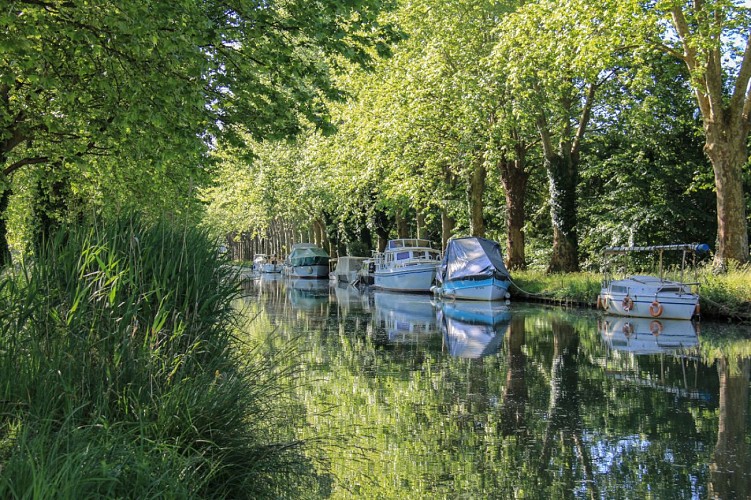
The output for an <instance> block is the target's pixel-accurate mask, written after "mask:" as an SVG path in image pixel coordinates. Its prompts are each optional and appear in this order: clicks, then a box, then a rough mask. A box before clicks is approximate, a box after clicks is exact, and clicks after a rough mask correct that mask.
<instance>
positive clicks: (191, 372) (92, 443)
mask: <svg viewBox="0 0 751 500" xmlns="http://www.w3.org/2000/svg"><path fill="white" fill-rule="evenodd" d="M233 273H234V272H233V271H232V270H231V268H229V267H228V266H226V265H224V263H222V262H220V261H218V260H217V258H216V250H215V248H214V245H213V244H212V241H211V240H210V239H209V238H207V236H206V234H205V233H204V232H202V231H197V230H196V229H192V228H191V227H189V226H182V227H181V226H178V227H173V226H170V225H169V224H167V223H164V222H163V223H160V224H156V225H149V224H146V223H143V222H140V221H138V220H132V219H131V220H122V221H120V222H118V223H117V224H109V225H102V224H96V225H93V226H79V227H73V228H67V229H66V230H60V231H59V232H57V233H56V234H55V237H54V239H52V240H48V241H47V242H46V244H45V245H43V246H41V247H40V249H39V252H38V253H37V255H36V258H35V259H34V260H33V262H29V263H28V264H27V265H24V266H21V267H20V268H19V269H18V270H8V271H7V272H6V273H5V274H4V275H3V276H2V280H1V281H0V303H1V305H2V312H1V313H0V326H1V329H2V331H3V335H2V337H0V358H1V359H0V408H1V409H0V463H2V467H1V468H0V496H3V497H17V498H23V497H30V496H34V497H36V496H55V497H60V498H83V497H95V496H97V497H102V496H104V497H130V498H150V497H164V496H167V497H186V496H187V497H190V496H217V497H238V498H240V497H276V496H278V495H282V494H284V492H290V491H292V490H294V488H295V485H300V484H302V483H303V482H304V481H306V478H307V477H311V476H306V474H305V470H306V465H305V464H306V461H305V460H304V459H303V458H302V457H300V456H299V455H298V452H297V451H296V450H297V446H296V445H295V444H294V443H292V442H290V441H289V440H287V441H284V436H283V435H282V434H280V433H279V432H278V431H277V430H275V427H276V426H275V424H274V422H275V421H276V419H278V418H280V414H279V413H278V412H283V411H284V407H283V406H282V405H280V406H278V407H271V406H270V405H269V403H270V402H271V401H275V397H276V396H275V394H276V391H277V386H276V385H275V384H274V378H273V377H272V376H270V374H271V373H273V370H271V368H270V366H269V365H268V364H267V363H266V361H264V359H262V358H260V357H258V356H256V355H255V354H254V351H252V350H250V351H248V350H247V349H246V351H247V352H245V353H244V355H243V357H239V354H238V352H237V351H236V350H235V349H236V347H237V345H236V343H235V340H234V339H235V337H234V333H235V332H234V324H235V313H234V310H233V309H232V305H231V301H232V299H233V298H235V297H237V296H238V293H239V289H238V288H237V286H236V284H235V276H234V274H233ZM296 457H297V458H296ZM292 469H295V475H296V476H297V475H299V482H295V481H290V478H289V477H288V474H290V471H291V470H292Z"/></svg>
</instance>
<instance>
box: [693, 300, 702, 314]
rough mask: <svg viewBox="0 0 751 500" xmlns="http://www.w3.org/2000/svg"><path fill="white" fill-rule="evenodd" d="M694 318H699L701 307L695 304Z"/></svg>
mask: <svg viewBox="0 0 751 500" xmlns="http://www.w3.org/2000/svg"><path fill="white" fill-rule="evenodd" d="M694 316H701V306H700V305H699V303H698V302H697V303H696V307H695V308H694Z"/></svg>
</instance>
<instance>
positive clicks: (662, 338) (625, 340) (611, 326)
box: [598, 316, 699, 355]
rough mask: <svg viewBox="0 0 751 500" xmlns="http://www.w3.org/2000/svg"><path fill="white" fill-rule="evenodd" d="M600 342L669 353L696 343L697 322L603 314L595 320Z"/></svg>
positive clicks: (630, 349)
mask: <svg viewBox="0 0 751 500" xmlns="http://www.w3.org/2000/svg"><path fill="white" fill-rule="evenodd" d="M598 329H599V330H600V336H601V337H602V340H603V342H605V343H606V344H607V346H608V347H610V348H611V349H615V350H616V351H623V352H630V353H632V354H637V355H639V354H661V353H672V352H676V351H681V350H684V349H690V348H694V347H698V346H699V336H698V335H697V333H696V326H695V325H694V323H693V322H692V321H690V320H686V319H653V318H624V317H623V316H605V317H604V318H601V319H600V320H599V321H598Z"/></svg>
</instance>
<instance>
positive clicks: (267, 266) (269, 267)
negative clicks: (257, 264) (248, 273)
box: [261, 256, 282, 274]
mask: <svg viewBox="0 0 751 500" xmlns="http://www.w3.org/2000/svg"><path fill="white" fill-rule="evenodd" d="M261 272H262V273H264V274H274V273H281V272H282V265H281V264H280V263H279V262H278V260H277V258H276V256H274V257H266V262H264V263H263V265H262V266H261Z"/></svg>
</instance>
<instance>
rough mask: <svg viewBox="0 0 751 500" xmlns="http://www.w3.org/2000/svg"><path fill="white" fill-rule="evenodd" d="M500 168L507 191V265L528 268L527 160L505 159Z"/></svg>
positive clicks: (510, 267)
mask: <svg viewBox="0 0 751 500" xmlns="http://www.w3.org/2000/svg"><path fill="white" fill-rule="evenodd" d="M499 169H500V171H501V181H503V187H504V190H505V191H506V227H507V229H508V242H507V243H506V267H508V268H509V269H511V270H513V269H526V267H527V262H526V257H525V254H524V224H525V222H526V218H527V214H526V212H525V209H524V200H525V198H526V196H527V181H528V180H529V173H527V171H526V162H525V159H524V158H523V157H522V158H517V159H516V160H513V161H510V160H503V161H501V162H500V163H499Z"/></svg>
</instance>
